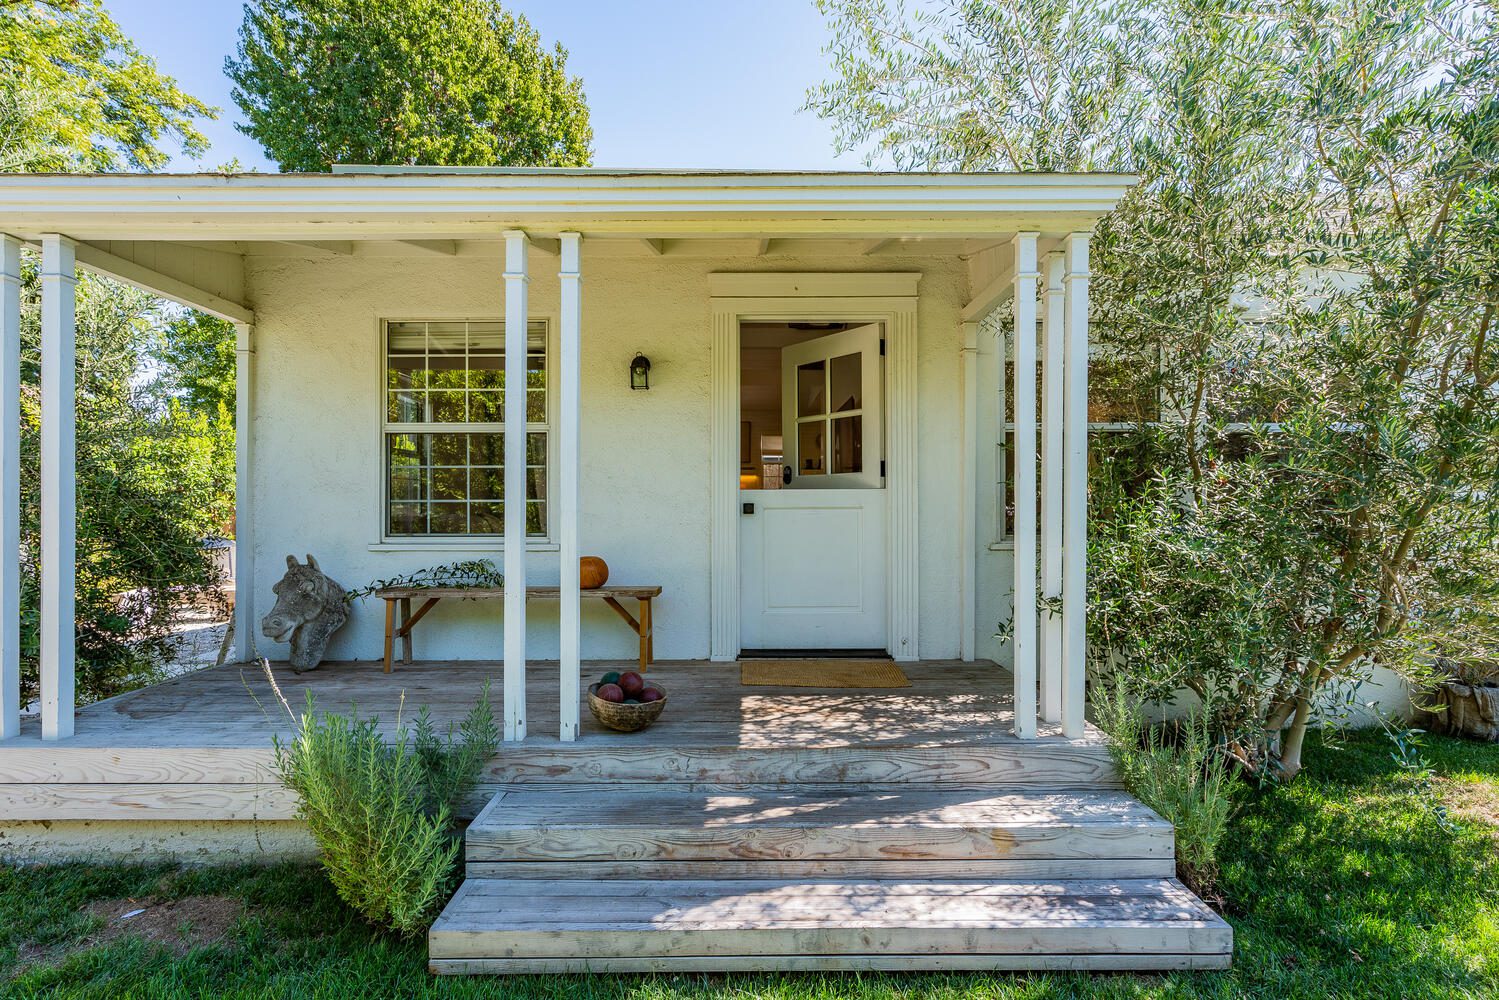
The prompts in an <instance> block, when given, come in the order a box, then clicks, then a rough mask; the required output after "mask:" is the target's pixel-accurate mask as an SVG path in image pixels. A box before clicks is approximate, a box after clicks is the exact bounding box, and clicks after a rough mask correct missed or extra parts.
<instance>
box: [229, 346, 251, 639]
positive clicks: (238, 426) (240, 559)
mask: <svg viewBox="0 0 1499 1000" xmlns="http://www.w3.org/2000/svg"><path fill="white" fill-rule="evenodd" d="M254 387H255V328H254V327H253V326H251V325H250V324H249V323H235V324H234V658H235V659H236V660H238V661H239V662H240V663H246V662H248V661H249V660H250V658H251V657H252V656H254V655H255V625H256V621H255V478H254V476H255V466H254V445H255V440H254V433H255V398H254Z"/></svg>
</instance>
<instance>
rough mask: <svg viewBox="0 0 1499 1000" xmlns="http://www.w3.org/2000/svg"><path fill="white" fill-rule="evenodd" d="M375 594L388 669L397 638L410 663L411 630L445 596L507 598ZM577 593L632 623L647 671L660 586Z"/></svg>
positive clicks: (459, 590)
mask: <svg viewBox="0 0 1499 1000" xmlns="http://www.w3.org/2000/svg"><path fill="white" fill-rule="evenodd" d="M375 596H376V597H379V598H382V599H383V600H384V601H385V672H386V673H387V674H388V673H390V671H391V660H392V652H393V650H394V647H395V641H396V640H397V639H400V640H401V662H402V663H410V662H411V630H412V629H413V628H415V627H416V623H417V622H419V621H421V620H422V616H424V615H425V614H426V613H427V612H428V611H431V610H432V608H433V607H435V606H436V605H437V602H438V601H440V600H442V599H443V598H445V597H455V598H458V599H459V600H462V601H478V600H485V599H488V598H493V597H504V596H505V589H504V588H503V587H387V588H386V589H384V590H377V591H375ZM561 596H562V588H561V587H527V588H526V600H528V601H530V600H533V599H535V598H543V599H547V598H550V599H552V600H558V599H560V598H561ZM578 596H579V597H580V598H582V599H583V600H588V599H589V598H593V599H594V600H598V601H603V602H604V603H605V604H607V605H609V607H611V608H613V609H614V613H615V614H617V615H619V616H620V617H621V618H623V619H624V621H625V624H626V625H628V626H630V630H631V631H633V632H634V633H635V634H636V635H637V636H638V637H639V638H640V669H641V670H645V669H646V667H648V666H650V664H651V661H652V660H654V659H655V658H656V647H655V643H654V641H653V640H652V638H651V599H652V598H655V597H660V596H661V588H660V587H613V586H610V587H595V588H593V589H591V590H580V591H579V592H578ZM413 598H415V599H417V600H419V601H421V602H422V605H421V607H419V608H417V609H416V613H415V614H412V612H411V601H412V599H413ZM621 600H635V601H638V602H639V603H640V615H639V617H638V618H637V617H636V616H635V615H632V614H630V612H628V611H626V610H625V606H624V605H623V604H621V603H619V602H620V601H621ZM397 605H400V611H401V619H400V621H399V622H397V621H396V606H397Z"/></svg>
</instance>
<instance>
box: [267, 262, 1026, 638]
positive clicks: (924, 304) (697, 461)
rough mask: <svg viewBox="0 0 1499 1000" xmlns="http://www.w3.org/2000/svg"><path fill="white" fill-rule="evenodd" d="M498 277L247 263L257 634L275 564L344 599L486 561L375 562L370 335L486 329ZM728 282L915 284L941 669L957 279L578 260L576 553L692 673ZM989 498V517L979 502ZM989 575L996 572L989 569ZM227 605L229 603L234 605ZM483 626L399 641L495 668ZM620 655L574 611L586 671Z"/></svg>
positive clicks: (853, 265) (545, 620)
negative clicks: (643, 363)
mask: <svg viewBox="0 0 1499 1000" xmlns="http://www.w3.org/2000/svg"><path fill="white" fill-rule="evenodd" d="M502 270H503V268H502V265H501V261H500V253H499V245H498V244H496V249H495V253H494V254H493V255H492V256H467V255H465V256H458V257H451V258H436V257H413V258H378V257H357V256H355V257H336V258H323V259H316V260H307V259H300V258H296V259H286V258H280V259H272V258H261V259H259V260H257V261H255V262H254V263H253V265H252V267H251V271H250V279H249V280H250V294H251V296H252V298H253V301H254V302H255V303H256V313H257V321H258V322H257V326H256V329H255V377H254V394H255V400H254V410H255V418H254V439H253V440H254V453H255V457H254V464H255V471H254V505H255V512H256V515H255V519H256V527H255V532H256V539H255V566H256V572H255V579H254V581H253V599H254V601H255V610H256V615H257V617H258V616H260V615H263V614H264V613H265V611H266V610H267V609H268V608H269V607H270V604H271V601H272V597H271V594H270V587H271V585H272V584H273V583H275V582H276V580H277V579H279V578H280V575H281V573H282V571H283V570H284V568H285V557H286V555H287V554H288V553H296V554H297V555H298V557H299V558H300V557H301V556H302V555H303V554H305V553H308V552H311V553H313V554H314V555H316V556H317V557H318V560H319V562H320V563H321V564H322V566H323V568H324V569H325V571H327V572H328V573H329V574H330V575H332V576H333V577H334V579H336V580H338V581H339V582H340V583H342V584H343V585H344V586H346V587H355V586H360V585H363V584H365V583H368V582H370V581H372V580H376V579H384V578H389V577H392V576H396V575H398V574H403V573H408V572H411V571H413V570H416V569H419V568H422V567H426V566H431V565H435V564H439V563H446V562H452V561H454V560H457V559H464V558H477V557H481V556H487V557H490V558H494V559H495V560H496V561H497V562H498V561H499V560H500V558H501V557H500V554H499V553H500V548H499V546H498V545H494V544H491V545H489V546H487V547H479V548H475V547H473V546H471V545H462V544H453V543H446V544H443V543H437V544H426V545H423V546H421V547H417V546H410V547H404V546H382V545H380V544H379V542H380V539H381V506H382V489H383V487H382V483H381V476H382V471H381V447H382V441H381V431H380V415H381V414H380V407H381V405H382V402H381V396H382V386H383V369H382V359H381V355H380V343H381V339H380V331H381V321H382V320H385V319H444V318H489V319H498V318H501V317H502V316H503V312H504V295H503V280H502V277H501V272H502ZM530 271H531V283H530V313H531V316H532V317H533V318H545V319H547V320H548V321H549V325H550V330H551V333H550V336H551V338H552V345H551V357H552V359H553V363H554V364H555V358H556V343H555V341H556V331H557V314H558V281H557V273H556V272H557V258H555V257H552V256H548V255H546V254H542V253H539V252H536V251H533V252H532V254H531V262H530ZM730 271H738V272H745V271H784V272H796V271H821V272H850V271H878V272H913V271H914V272H920V273H921V275H922V278H921V282H920V286H919V295H920V306H919V314H918V334H917V336H918V341H919V358H918V400H919V403H918V405H919V421H920V427H919V431H918V434H919V453H918V454H919V462H920V466H919V473H918V474H919V492H918V505H919V518H920V534H921V557H920V581H919V586H920V631H919V637H918V642H919V652H920V655H921V656H922V657H923V658H941V657H955V656H957V655H958V652H959V630H960V628H961V624H960V623H961V621H962V617H961V615H960V613H959V601H960V600H961V591H962V581H961V569H960V567H961V558H960V546H961V544H962V533H961V517H960V513H961V503H960V484H961V483H962V481H963V478H962V471H961V448H962V420H963V394H962V378H961V374H960V372H961V367H960V366H961V358H960V349H961V347H962V332H961V326H960V309H961V306H962V303H963V302H964V301H965V299H966V296H967V280H966V277H965V272H964V267H963V262H962V261H960V260H959V259H957V258H956V257H950V258H949V257H890V256H884V255H882V256H881V258H880V259H879V260H878V261H877V262H872V261H870V260H869V259H868V258H866V257H857V256H854V257H849V258H841V257H827V256H818V257H815V258H801V259H799V258H795V257H787V256H779V255H778V256H776V257H774V258H755V257H725V258H708V257H687V256H683V257H677V256H674V255H670V254H668V255H666V256H660V257H643V256H642V257H631V256H624V255H603V254H600V255H599V256H596V257H591V256H590V254H589V245H588V243H587V241H586V240H585V242H584V247H583V332H582V373H581V377H582V396H583V402H582V408H583V413H582V429H581V438H582V443H581V448H582V460H581V465H582V473H581V481H580V507H581V511H580V519H579V520H580V532H581V543H582V551H583V552H584V553H585V554H594V555H600V556H603V557H604V558H605V559H606V560H607V561H608V563H609V566H610V580H611V582H615V583H625V584H629V583H636V584H660V585H661V586H663V587H664V588H665V591H664V593H663V594H662V596H661V597H660V598H659V600H658V601H657V603H656V605H655V630H656V655H657V657H658V658H661V659H692V658H704V657H707V656H708V653H709V592H708V591H709V552H710V545H709V516H708V504H709V489H710V481H709V476H710V471H709V469H710V464H711V463H710V456H709V421H710V397H711V384H710V358H709V350H710V340H711V313H710V301H709V293H708V276H709V274H711V273H714V272H730ZM637 351H638V352H642V353H644V354H646V355H647V356H648V357H649V358H650V359H651V364H652V368H651V388H650V391H648V392H638V391H632V390H631V389H630V388H629V384H628V377H627V365H628V362H629V361H630V359H631V358H632V357H633V356H634V355H635V353H636V352H637ZM991 384H992V383H991ZM552 405H553V406H555V398H554V399H553V402H552ZM981 426H982V425H981ZM990 426H992V424H991V425H990ZM989 450H990V451H991V452H992V447H991V448H990V449H989ZM991 465H992V463H991ZM982 496H983V494H981V499H982ZM988 497H989V499H990V502H991V503H992V500H993V492H992V487H991V489H990V491H989V493H988ZM981 541H982V542H984V543H985V547H984V549H983V554H984V555H985V557H986V558H985V559H983V560H981V562H985V561H992V560H990V559H989V558H987V557H988V555H989V553H988V550H987V541H989V540H988V539H981ZM998 558H1002V559H1003V561H1004V563H1005V564H1006V565H1008V561H1009V557H1008V553H1003V554H999V556H998ZM527 565H528V577H529V580H530V582H531V583H533V584H555V583H556V582H557V581H558V575H559V570H558V555H557V552H556V551H555V547H550V548H548V547H535V546H534V545H533V547H532V551H530V553H529V556H528V563H527ZM988 575H989V576H990V577H991V578H993V577H994V576H996V575H997V574H996V573H994V572H992V571H991V572H990V573H989V574H988ZM1008 589H1009V588H1008V587H1007V586H1006V587H1003V588H1001V589H1000V590H999V591H998V596H997V597H994V598H991V599H989V600H988V601H986V602H985V603H993V604H995V605H996V606H995V607H993V608H988V609H985V610H983V611H981V612H980V614H979V616H978V621H979V626H980V627H979V628H978V630H977V631H978V632H979V634H980V636H984V635H987V634H989V633H992V632H993V630H994V625H995V623H997V622H998V621H999V619H1000V618H1001V617H1002V616H1003V615H1004V614H1007V613H1008V611H1007V603H1008V599H1007V597H1006V596H1004V595H1007V594H1008ZM247 596H249V595H247V594H245V593H244V592H243V590H242V592H241V598H240V599H241V600H243V599H245V598H246V597H247ZM1000 603H1004V604H1005V605H1006V607H999V606H998V604H1000ZM501 604H502V602H500V601H492V600H491V601H482V602H464V603H458V602H447V603H445V604H444V605H441V606H439V607H438V608H437V609H435V610H434V611H433V612H432V613H431V614H430V615H429V616H428V617H427V618H426V619H425V620H424V621H423V624H422V626H421V627H420V628H419V629H418V630H417V631H416V633H415V637H416V655H417V656H418V657H420V658H424V659H448V658H453V659H499V658H500V657H501V652H502V643H503V635H502V623H503V615H502V608H501ZM557 628H558V608H557V605H556V603H555V602H545V601H533V602H532V603H531V605H530V608H529V611H528V626H527V649H528V656H529V657H530V658H532V659H551V658H555V657H556V656H557V654H558V648H557V647H558V641H557ZM382 635H383V605H381V603H380V602H378V601H369V600H366V601H363V602H360V603H358V604H357V605H356V606H355V607H354V609H353V616H352V618H351V619H350V622H349V624H348V625H347V626H346V627H345V628H344V629H343V631H342V632H341V633H340V634H339V635H338V636H337V637H336V638H335V639H334V641H333V643H332V645H331V646H330V649H329V657H330V658H332V659H342V660H348V659H374V658H378V657H379V656H380V655H381V652H382ZM255 641H256V644H257V646H258V648H259V651H260V652H261V653H262V654H264V655H268V656H270V657H271V658H273V659H280V658H284V657H285V656H286V654H287V647H286V646H285V645H278V644H275V643H271V642H269V641H268V640H266V639H265V638H264V637H263V636H260V635H257V636H256V637H255ZM636 651H637V650H636V640H635V637H634V636H633V635H632V634H631V633H630V632H629V630H628V629H627V628H626V627H625V626H624V624H623V623H622V622H620V621H619V620H618V619H617V618H616V617H615V615H614V614H613V612H611V611H610V610H609V609H608V608H607V607H604V606H602V605H601V604H598V603H595V602H586V603H585V605H584V637H583V655H584V658H585V659H628V658H632V657H633V656H634V655H635V654H636ZM993 652H995V653H997V652H999V651H998V650H994V651H993Z"/></svg>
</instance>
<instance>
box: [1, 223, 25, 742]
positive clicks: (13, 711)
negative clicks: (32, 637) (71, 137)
mask: <svg viewBox="0 0 1499 1000" xmlns="http://www.w3.org/2000/svg"><path fill="white" fill-rule="evenodd" d="M20 733H21V241H20V240H18V239H16V238H15V237H14V236H9V235H6V234H4V233H0V740H8V739H10V738H11V737H12V736H19V735H20Z"/></svg>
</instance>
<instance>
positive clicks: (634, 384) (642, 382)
mask: <svg viewBox="0 0 1499 1000" xmlns="http://www.w3.org/2000/svg"><path fill="white" fill-rule="evenodd" d="M650 387H651V359H650V358H648V357H646V356H645V355H644V354H637V355H635V360H633V361H631V362H630V388H631V389H649V388H650Z"/></svg>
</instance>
